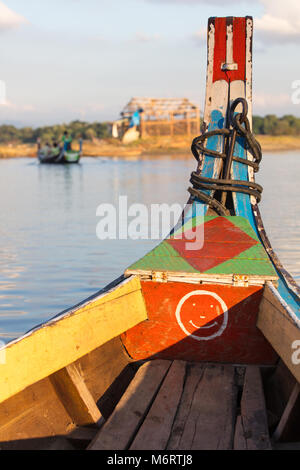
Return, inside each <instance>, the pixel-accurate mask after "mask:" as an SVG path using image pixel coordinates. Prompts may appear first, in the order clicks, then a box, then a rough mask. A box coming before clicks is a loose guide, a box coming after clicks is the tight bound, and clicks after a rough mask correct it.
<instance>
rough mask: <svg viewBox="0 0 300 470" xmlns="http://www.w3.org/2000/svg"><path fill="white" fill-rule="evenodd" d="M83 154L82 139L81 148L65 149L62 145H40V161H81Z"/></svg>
mask: <svg viewBox="0 0 300 470" xmlns="http://www.w3.org/2000/svg"><path fill="white" fill-rule="evenodd" d="M81 155H82V141H81V140H80V147H79V150H65V149H64V148H61V147H58V146H56V147H42V148H40V147H38V153H37V156H38V159H39V161H40V163H56V164H59V163H79V160H80V158H81Z"/></svg>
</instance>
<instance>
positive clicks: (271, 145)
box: [0, 135, 300, 158]
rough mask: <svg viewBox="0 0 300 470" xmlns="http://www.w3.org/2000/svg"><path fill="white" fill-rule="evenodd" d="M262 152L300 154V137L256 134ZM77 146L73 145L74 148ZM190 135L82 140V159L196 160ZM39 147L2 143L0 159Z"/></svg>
mask: <svg viewBox="0 0 300 470" xmlns="http://www.w3.org/2000/svg"><path fill="white" fill-rule="evenodd" d="M256 137H257V139H258V141H259V142H260V143H261V146H262V150H263V152H276V151H287V150H299V151H300V135H299V136H269V135H257V136H256ZM76 147H77V143H74V148H76ZM190 148H191V137H190V136H174V137H169V136H161V137H151V138H148V139H142V140H137V141H136V142H132V143H131V144H127V145H124V144H122V142H121V141H119V140H117V139H112V138H107V139H97V138H95V139H94V140H93V141H90V140H84V141H83V156H90V157H96V156H102V157H117V158H123V157H124V158H125V157H127V158H140V157H141V158H143V157H145V158H147V157H149V156H150V157H155V156H157V157H159V156H162V155H167V156H169V157H171V158H193V157H192V154H191V151H190ZM36 151H37V149H36V145H35V144H34V143H27V144H21V143H15V144H12V143H9V144H0V158H11V157H36Z"/></svg>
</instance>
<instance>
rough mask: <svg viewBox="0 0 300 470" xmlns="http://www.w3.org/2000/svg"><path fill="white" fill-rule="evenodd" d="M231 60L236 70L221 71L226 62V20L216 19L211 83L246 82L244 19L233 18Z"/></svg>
mask: <svg viewBox="0 0 300 470" xmlns="http://www.w3.org/2000/svg"><path fill="white" fill-rule="evenodd" d="M233 60H234V62H236V63H237V64H238V69H237V70H231V71H224V70H222V69H221V65H222V64H223V63H224V62H226V18H216V19H215V47H214V67H213V82H216V81H217V80H226V81H227V82H228V81H229V79H230V81H231V82H233V81H234V80H243V81H245V80H246V18H233Z"/></svg>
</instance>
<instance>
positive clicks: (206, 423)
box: [168, 364, 237, 450]
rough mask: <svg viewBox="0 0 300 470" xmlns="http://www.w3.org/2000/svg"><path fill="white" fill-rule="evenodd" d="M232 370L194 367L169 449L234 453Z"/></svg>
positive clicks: (235, 394) (234, 387)
mask: <svg viewBox="0 0 300 470" xmlns="http://www.w3.org/2000/svg"><path fill="white" fill-rule="evenodd" d="M234 374H235V370H234V367H233V366H229V365H228V366H227V365H226V366H224V365H205V366H204V365H203V366H202V365H199V364H195V365H194V364H193V365H191V366H190V367H189V368H188V373H187V378H186V383H185V388H184V392H183V396H182V400H181V402H180V406H179V409H178V413H177V416H176V420H175V422H174V426H173V429H172V435H171V437H170V440H169V444H168V449H172V450H173V449H180V450H192V449H198V450H201V449H207V450H209V449H232V446H233V435H234V421H235V414H236V396H237V388H236V385H235V381H234Z"/></svg>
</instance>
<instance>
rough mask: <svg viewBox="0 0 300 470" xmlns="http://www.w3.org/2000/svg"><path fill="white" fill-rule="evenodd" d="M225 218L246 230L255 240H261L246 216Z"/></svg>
mask: <svg viewBox="0 0 300 470" xmlns="http://www.w3.org/2000/svg"><path fill="white" fill-rule="evenodd" d="M224 218H225V219H228V220H229V222H231V223H232V224H233V225H235V226H236V227H238V228H239V229H240V230H242V231H243V232H245V233H246V234H247V235H249V237H251V238H253V239H254V240H257V241H258V242H259V238H258V237H257V235H256V233H255V232H254V230H253V228H252V227H251V225H250V222H249V221H248V220H247V219H245V217H240V216H238V215H235V216H231V217H224Z"/></svg>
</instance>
